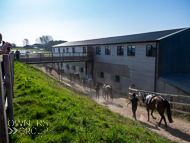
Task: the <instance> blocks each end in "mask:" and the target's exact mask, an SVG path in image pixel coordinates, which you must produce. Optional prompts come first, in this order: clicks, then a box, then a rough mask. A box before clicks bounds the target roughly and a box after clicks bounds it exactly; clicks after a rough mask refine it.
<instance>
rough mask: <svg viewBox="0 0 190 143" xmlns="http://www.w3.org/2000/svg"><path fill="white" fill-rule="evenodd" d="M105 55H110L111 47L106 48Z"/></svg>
mask: <svg viewBox="0 0 190 143" xmlns="http://www.w3.org/2000/svg"><path fill="white" fill-rule="evenodd" d="M105 54H106V55H110V47H109V46H106V47H105Z"/></svg>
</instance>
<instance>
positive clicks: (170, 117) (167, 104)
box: [164, 100, 173, 123]
mask: <svg viewBox="0 0 190 143" xmlns="http://www.w3.org/2000/svg"><path fill="white" fill-rule="evenodd" d="M164 106H165V107H167V116H168V120H169V122H170V123H173V120H172V116H171V111H170V104H169V102H168V101H167V100H164Z"/></svg>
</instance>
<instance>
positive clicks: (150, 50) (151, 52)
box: [146, 45, 156, 57]
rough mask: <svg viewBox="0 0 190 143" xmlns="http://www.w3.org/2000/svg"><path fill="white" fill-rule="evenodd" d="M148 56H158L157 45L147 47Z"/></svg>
mask: <svg viewBox="0 0 190 143" xmlns="http://www.w3.org/2000/svg"><path fill="white" fill-rule="evenodd" d="M146 56H153V57H155V56H156V45H147V46H146Z"/></svg>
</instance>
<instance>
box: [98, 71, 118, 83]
mask: <svg viewBox="0 0 190 143" xmlns="http://www.w3.org/2000/svg"><path fill="white" fill-rule="evenodd" d="M97 77H99V78H104V72H99V71H97ZM111 81H113V82H120V76H118V75H111Z"/></svg>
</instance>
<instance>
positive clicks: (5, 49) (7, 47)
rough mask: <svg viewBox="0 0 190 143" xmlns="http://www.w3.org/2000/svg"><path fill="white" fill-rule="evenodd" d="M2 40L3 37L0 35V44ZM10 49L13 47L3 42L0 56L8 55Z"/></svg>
mask: <svg viewBox="0 0 190 143" xmlns="http://www.w3.org/2000/svg"><path fill="white" fill-rule="evenodd" d="M2 39H3V36H2V34H1V33H0V44H1V42H2ZM12 47H13V46H12V45H11V44H10V43H8V42H5V41H3V44H2V49H1V50H0V55H3V54H6V53H9V52H10V49H12Z"/></svg>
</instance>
